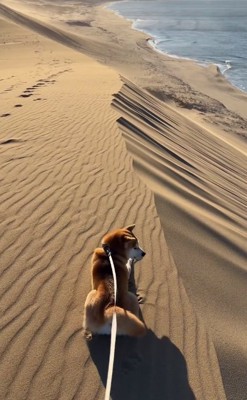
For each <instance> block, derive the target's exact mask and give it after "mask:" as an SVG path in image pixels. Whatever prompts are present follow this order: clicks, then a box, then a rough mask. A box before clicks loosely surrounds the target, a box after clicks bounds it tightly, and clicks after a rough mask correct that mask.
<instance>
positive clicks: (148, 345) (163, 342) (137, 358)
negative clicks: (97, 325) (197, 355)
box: [88, 330, 195, 400]
mask: <svg viewBox="0 0 247 400" xmlns="http://www.w3.org/2000/svg"><path fill="white" fill-rule="evenodd" d="M88 346H89V350H90V354H91V357H92V359H93V361H94V363H95V365H96V367H97V369H98V372H99V375H100V377H101V380H102V382H103V384H104V386H105V385H106V379H107V370H108V361H109V350H110V337H109V336H107V335H102V336H101V335H98V336H94V338H93V340H92V341H90V342H89V344H88ZM111 397H112V399H113V400H126V399H128V400H138V399H143V400H164V399H167V400H168V399H169V400H195V396H194V394H193V392H192V389H191V388H190V385H189V382H188V374H187V367H186V362H185V359H184V357H183V355H182V353H181V352H180V351H179V349H178V348H177V347H176V346H175V345H174V344H173V343H172V342H171V341H170V340H169V339H168V338H167V337H163V338H161V339H159V338H157V336H156V335H155V334H154V333H153V332H152V331H151V330H149V331H148V333H147V335H146V336H145V337H144V338H142V339H134V338H130V337H123V336H122V337H121V336H118V337H117V342H116V352H115V362H114V372H113V379H112V390H111Z"/></svg>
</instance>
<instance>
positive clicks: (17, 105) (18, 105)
mask: <svg viewBox="0 0 247 400" xmlns="http://www.w3.org/2000/svg"><path fill="white" fill-rule="evenodd" d="M14 107H16V108H18V107H23V106H22V104H15V106H14Z"/></svg>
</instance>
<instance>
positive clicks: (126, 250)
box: [102, 224, 146, 261]
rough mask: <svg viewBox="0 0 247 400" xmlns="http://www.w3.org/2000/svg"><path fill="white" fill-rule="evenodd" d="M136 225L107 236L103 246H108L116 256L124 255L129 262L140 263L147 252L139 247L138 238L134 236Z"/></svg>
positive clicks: (104, 238) (117, 230)
mask: <svg viewBox="0 0 247 400" xmlns="http://www.w3.org/2000/svg"><path fill="white" fill-rule="evenodd" d="M134 227H135V225H134V224H133V225H129V226H126V227H125V228H122V229H116V230H115V231H112V232H110V233H108V234H107V235H105V236H104V237H103V240H102V245H103V246H104V245H108V246H109V247H110V250H111V252H112V253H113V254H114V253H115V254H123V255H124V256H125V257H126V259H127V260H128V259H129V258H131V259H132V260H134V261H140V260H141V259H142V258H143V257H144V256H145V254H146V253H145V252H144V251H143V250H142V249H141V247H140V246H139V243H138V240H137V238H136V236H135V235H134V234H133V229H134Z"/></svg>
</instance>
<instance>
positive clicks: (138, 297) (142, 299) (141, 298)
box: [136, 293, 145, 304]
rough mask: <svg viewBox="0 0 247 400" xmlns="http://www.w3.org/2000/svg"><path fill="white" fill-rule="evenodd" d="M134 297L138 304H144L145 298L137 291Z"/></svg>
mask: <svg viewBox="0 0 247 400" xmlns="http://www.w3.org/2000/svg"><path fill="white" fill-rule="evenodd" d="M136 297H137V300H138V303H139V304H144V302H145V299H144V297H143V296H141V295H140V294H139V293H136Z"/></svg>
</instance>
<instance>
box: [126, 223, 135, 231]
mask: <svg viewBox="0 0 247 400" xmlns="http://www.w3.org/2000/svg"><path fill="white" fill-rule="evenodd" d="M134 227H135V224H132V225H128V226H126V227H125V228H124V229H126V230H127V231H129V232H132V231H133V229H134Z"/></svg>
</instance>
